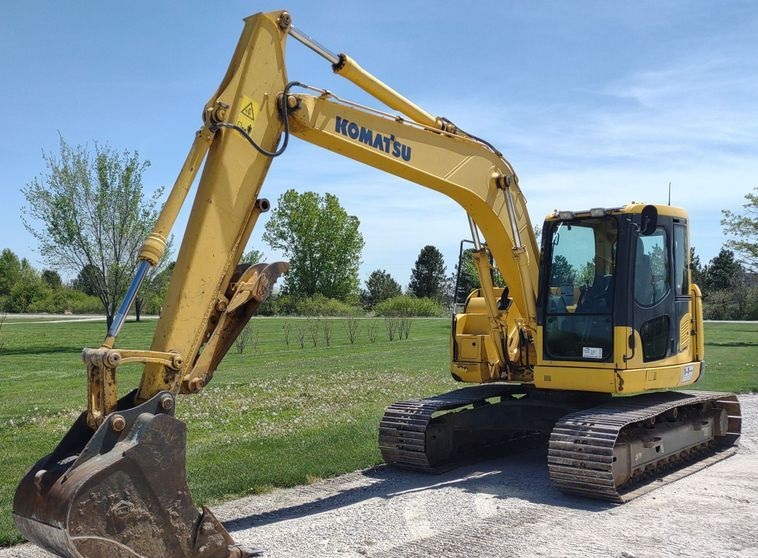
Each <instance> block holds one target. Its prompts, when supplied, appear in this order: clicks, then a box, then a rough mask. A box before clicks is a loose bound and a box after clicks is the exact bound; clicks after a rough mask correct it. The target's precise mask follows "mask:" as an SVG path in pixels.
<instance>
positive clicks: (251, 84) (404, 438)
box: [13, 11, 741, 558]
mask: <svg viewBox="0 0 758 558" xmlns="http://www.w3.org/2000/svg"><path fill="white" fill-rule="evenodd" d="M289 36H291V37H293V38H295V39H297V40H299V41H300V42H302V43H304V44H305V45H307V46H308V47H310V48H311V49H312V50H314V51H315V52H316V53H318V54H320V55H321V56H323V57H324V58H326V59H327V60H328V61H329V62H330V63H331V65H332V69H333V71H334V72H336V73H337V74H339V75H340V76H343V77H345V78H347V79H348V80H350V81H352V82H353V83H354V84H355V85H357V86H358V87H360V88H361V89H363V90H364V91H366V92H367V93H369V94H370V95H371V96H373V97H374V98H376V99H377V100H379V101H381V102H382V103H383V104H384V105H386V106H387V107H389V108H390V109H392V111H393V112H392V113H388V112H382V111H378V110H374V109H370V108H367V107H365V106H361V105H358V104H356V103H353V102H349V101H345V100H343V99H341V98H338V97H337V96H335V95H334V94H332V93H330V92H329V91H326V90H323V89H317V88H315V87H311V86H306V85H304V84H302V83H299V82H292V81H288V78H287V74H286V71H285V63H284V50H285V41H286V39H287V38H288V37H289ZM304 90H305V91H309V93H304V92H303V91H304ZM398 113H399V114H398ZM290 135H294V136H297V137H299V138H301V139H303V140H305V141H307V142H311V143H313V144H316V145H318V146H321V147H323V148H325V149H328V150H330V151H333V152H336V153H339V154H341V155H344V156H346V157H350V158H352V159H355V160H357V161H359V162H361V163H364V164H366V165H370V166H372V167H376V168H378V169H380V170H382V171H385V172H388V173H391V174H393V175H396V176H399V177H402V178H404V179H407V180H408V181H410V182H413V183H416V184H419V185H421V186H425V187H427V188H430V189H432V190H436V191H438V192H440V193H442V194H444V195H446V196H448V197H450V198H452V199H453V200H455V201H456V202H458V204H460V205H461V206H462V207H463V208H464V210H465V211H466V213H467V215H468V219H469V224H470V228H471V234H472V241H473V244H474V248H473V260H474V263H475V266H476V268H477V271H478V274H479V278H480V281H481V287H480V288H478V289H476V290H475V291H474V292H472V293H471V294H470V295H469V296H468V298H467V299H466V302H465V306H464V308H463V311H462V312H461V313H458V314H456V315H455V316H454V318H453V322H452V335H451V353H452V359H451V371H452V374H453V377H454V378H455V379H456V380H458V381H461V382H466V383H473V384H480V385H477V386H472V387H468V388H463V389H459V390H456V391H453V392H451V393H447V394H444V395H440V396H437V397H432V398H429V399H423V400H412V401H404V402H399V403H395V404H393V405H391V406H390V407H389V408H388V409H387V410H386V412H385V414H384V417H383V418H382V420H381V424H380V427H379V430H380V433H379V445H380V448H381V452H382V455H383V457H384V459H385V461H386V462H387V463H389V464H393V465H398V466H401V467H409V468H414V469H419V470H428V471H435V470H439V469H443V468H445V467H449V466H450V465H451V464H452V463H455V462H456V461H457V460H458V459H460V458H461V457H467V456H471V455H473V454H474V452H478V451H481V450H482V449H483V448H486V447H489V446H499V445H502V444H503V443H506V442H508V441H511V442H510V443H516V442H513V440H515V439H517V438H521V437H524V436H530V435H538V434H542V435H545V436H549V441H548V455H547V459H548V467H549V473H550V478H551V479H552V482H553V483H554V485H555V486H556V487H557V488H559V489H560V490H562V491H564V492H567V493H571V494H579V495H584V496H589V497H593V498H602V499H606V500H611V501H615V502H623V501H625V500H628V499H630V498H632V497H634V496H636V495H638V494H641V493H643V492H645V491H646V490H649V489H650V488H651V487H652V486H659V485H660V484H661V483H660V482H657V483H654V484H650V483H649V482H648V481H649V480H650V479H661V478H664V479H672V478H677V477H678V476H681V475H684V474H687V473H689V472H692V471H693V470H696V469H698V468H701V467H703V466H705V465H707V464H709V463H712V462H714V461H716V460H718V459H723V458H724V457H725V456H727V455H729V454H730V453H731V452H733V451H734V449H735V444H736V441H737V439H738V438H739V436H740V428H741V426H740V407H739V403H738V401H737V398H736V397H735V396H734V395H732V394H724V393H706V392H693V391H669V389H670V388H681V387H684V386H690V385H692V384H694V383H695V382H697V381H698V380H699V379H700V378H701V377H702V375H703V372H704V362H703V354H704V340H703V317H702V306H701V294H700V291H699V289H698V287H697V286H696V285H694V284H692V283H691V281H690V271H689V246H688V217H687V214H686V213H685V211H683V210H682V209H679V208H675V207H669V206H656V205H646V204H641V203H631V204H629V205H625V206H623V207H608V208H606V207H596V208H592V209H588V210H582V211H569V210H566V211H556V212H555V213H553V214H552V215H550V216H548V217H547V219H546V221H545V222H544V226H543V232H542V240H541V245H540V246H538V241H537V239H536V238H535V235H534V232H533V231H534V229H533V227H532V224H531V222H530V219H529V215H528V213H527V211H526V201H525V199H524V196H523V195H522V192H521V190H520V187H519V180H518V177H517V176H516V173H515V172H514V170H513V168H512V167H511V165H510V164H509V163H508V162H507V161H506V160H505V159H504V158H503V156H502V155H501V154H500V153H499V152H498V150H497V149H495V148H494V147H493V146H492V145H491V144H489V143H487V142H486V141H484V140H481V139H479V138H477V137H476V136H474V135H471V134H469V133H466V132H464V131H462V130H460V129H459V128H457V127H456V126H455V125H454V124H453V123H452V122H450V121H449V120H447V119H445V118H439V117H434V116H432V115H431V114H429V113H428V112H426V111H425V110H423V109H422V108H420V107H419V106H417V105H415V104H414V103H412V102H410V101H409V100H407V99H406V98H404V97H403V96H401V95H400V94H398V93H397V92H395V91H394V90H393V89H391V88H390V87H388V86H387V85H385V84H384V83H382V82H381V81H379V80H378V79H376V78H375V77H373V76H372V75H370V74H369V73H367V72H366V71H365V70H363V69H362V68H361V67H360V66H359V65H358V64H357V63H356V62H355V61H354V60H353V59H352V58H350V57H349V56H347V55H345V54H340V55H335V54H333V53H331V52H330V51H328V50H327V49H326V48H324V47H322V46H321V45H320V44H318V43H317V42H315V41H314V40H312V39H311V38H310V37H308V36H307V35H305V34H304V33H302V32H301V31H299V30H298V29H297V28H296V27H294V26H293V25H292V21H291V18H290V15H289V14H288V13H287V12H285V11H279V12H271V13H261V14H257V15H254V16H252V17H250V18H248V19H246V21H245V27H244V31H243V33H242V36H241V38H240V41H239V44H238V46H237V49H236V51H235V53H234V56H233V58H232V61H231V64H230V66H229V69H228V71H227V73H226V75H225V77H224V79H223V81H222V83H221V86H220V87H219V89H218V91H217V92H216V93H215V94H214V95H213V96H212V97H211V99H210V100H209V101H208V103H207V104H206V105H205V109H204V111H203V125H202V127H201V128H200V130H199V131H198V132H197V135H196V138H195V141H194V143H193V145H192V148H191V150H190V152H189V155H188V157H187V160H186V162H185V164H184V166H183V168H182V169H181V172H180V174H179V176H178V179H177V181H176V184H175V185H174V187H173V189H172V190H171V192H170V195H169V197H168V199H167V201H166V203H165V206H164V208H163V210H162V212H161V214H160V217H159V219H158V220H157V222H156V225H155V228H154V231H153V233H152V234H150V235H149V237H148V238H147V239H146V240H145V242H144V245H143V248H142V251H141V253H140V256H139V262H138V265H137V271H136V273H135V277H134V280H133V282H132V284H131V287H130V288H129V290H128V293H127V294H126V296H125V299H124V301H123V303H122V305H121V307H120V309H119V311H118V312H117V314H116V317H115V319H114V320H113V324H112V326H111V327H110V329H109V331H108V334H107V337H106V339H105V341H104V342H103V343H102V345H101V346H100V347H99V348H96V349H84V351H83V354H82V356H83V359H84V362H85V364H86V368H87V379H88V400H87V410H86V412H83V413H82V415H81V416H80V418H79V419H78V420H77V421H76V422H75V424H74V425H73V427H72V428H71V430H70V431H69V432H68V433H67V434H66V436H65V437H64V438H63V440H62V441H61V442H60V444H59V445H58V446H57V447H56V448H55V450H54V451H53V452H52V454H50V455H48V456H46V457H44V458H43V459H41V460H40V461H39V462H38V463H37V464H36V465H34V467H33V468H32V469H31V470H30V471H29V473H28V474H27V475H26V476H25V478H24V479H23V480H22V481H21V483H20V485H19V487H18V490H17V492H16V496H15V499H14V504H13V509H14V512H13V513H14V518H15V521H16V525H17V526H18V528H19V529H20V531H21V532H22V533H23V534H24V535H25V536H26V537H27V538H28V539H29V540H31V541H33V542H35V543H36V544H38V545H39V546H42V547H44V548H46V549H47V550H49V551H51V552H53V553H55V554H57V555H59V556H65V557H69V558H100V557H105V556H108V557H116V558H127V557H129V558H134V557H140V558H166V557H182V558H190V557H191V558H226V557H228V558H235V557H243V556H251V555H253V554H254V551H252V550H250V549H245V548H242V547H240V546H237V545H235V544H234V542H233V540H232V538H231V537H230V535H229V534H228V533H227V531H226V530H225V529H224V527H223V526H222V525H221V523H220V522H219V521H218V520H217V519H216V518H215V517H214V516H213V514H212V513H211V512H210V511H209V510H208V509H206V508H203V509H202V510H198V509H197V507H196V506H195V505H194V503H193V501H192V498H191V496H190V493H189V489H188V486H187V481H186V475H185V449H186V448H185V432H186V427H185V425H184V423H182V422H181V421H179V420H177V419H176V418H174V416H173V415H174V409H175V406H176V398H177V396H178V395H179V394H180V393H197V392H199V391H201V390H202V389H203V387H204V386H206V385H207V384H208V382H209V381H210V380H211V378H212V377H213V374H214V371H215V370H216V368H217V366H218V364H219V362H220V361H221V359H222V357H223V356H224V354H225V353H226V351H227V350H228V349H229V347H230V345H231V344H232V342H233V340H234V338H235V336H236V335H237V334H238V333H239V332H240V330H241V329H242V328H243V327H244V325H245V323H246V322H247V321H248V319H249V318H250V317H251V315H253V314H254V313H255V311H256V309H257V308H258V306H259V305H260V303H261V302H262V301H263V300H264V299H265V298H266V296H267V295H268V293H269V292H270V290H271V286H272V285H273V284H274V282H275V281H276V280H277V278H278V277H279V276H280V275H281V274H282V273H283V272H285V271H286V269H287V264H286V263H282V262H279V263H273V264H270V265H266V264H258V265H254V266H251V267H249V266H241V265H240V264H239V263H238V262H239V260H240V256H241V254H242V252H243V249H244V248H245V245H246V243H247V241H248V238H249V236H250V234H251V231H252V229H253V227H254V225H255V223H256V220H257V219H258V217H259V215H260V214H261V212H263V211H266V210H267V209H268V207H269V204H268V202H267V201H266V200H265V199H263V198H260V197H259V194H260V190H261V186H262V183H263V181H264V177H265V176H266V172H267V170H268V167H269V165H270V163H271V161H272V160H273V159H274V158H275V157H277V156H279V155H281V154H282V153H283V152H284V151H285V148H286V147H287V143H288V141H289V138H290ZM203 162H205V166H204V170H203V173H202V177H201V179H200V182H199V186H198V190H197V194H196V196H195V200H194V204H193V207H192V211H191V214H190V217H189V222H188V225H187V230H186V233H185V235H184V239H183V242H182V245H181V248H180V251H179V255H178V259H177V262H176V267H175V269H174V271H173V276H172V279H171V284H170V287H169V291H168V294H167V297H166V302H165V306H164V309H163V312H162V315H161V318H160V320H159V322H158V325H157V329H156V332H155V336H154V338H153V342H152V346H151V347H150V349H149V350H143V349H137V350H131V349H124V348H119V347H117V346H116V337H117V335H118V333H119V331H120V329H121V327H122V325H123V323H124V319H125V316H126V313H127V311H128V310H129V308H130V305H131V304H132V301H133V299H134V297H135V294H136V292H137V291H138V289H139V286H140V282H141V281H142V279H143V278H144V277H145V275H146V273H147V272H148V270H149V269H150V267H151V266H154V265H156V264H157V262H158V261H159V260H160V258H161V256H162V255H163V253H164V249H165V243H166V238H167V237H168V235H169V231H170V229H171V227H172V225H173V223H174V221H175V219H176V216H177V214H178V212H179V209H180V207H181V205H182V203H183V202H184V200H185V197H186V196H187V193H188V190H189V189H190V186H191V185H192V183H193V181H194V179H195V176H196V174H197V173H198V169H199V168H200V167H201V164H202V163H203ZM482 237H483V238H482ZM493 267H496V268H497V269H498V270H499V271H500V273H501V275H502V277H503V279H504V282H505V286H504V287H496V286H495V284H494V283H493V279H492V278H493V273H492V271H493ZM131 363H136V364H139V365H141V366H142V367H143V373H142V379H141V382H140V385H139V388H138V389H135V390H134V391H132V392H130V393H129V394H128V395H126V396H124V397H122V398H120V399H119V398H118V396H117V393H118V392H117V384H116V380H117V375H118V371H119V368H120V367H121V366H123V365H126V364H131Z"/></svg>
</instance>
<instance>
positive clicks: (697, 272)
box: [690, 246, 705, 289]
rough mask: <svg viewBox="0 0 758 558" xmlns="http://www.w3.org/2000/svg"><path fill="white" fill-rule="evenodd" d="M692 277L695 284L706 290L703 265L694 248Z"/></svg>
mask: <svg viewBox="0 0 758 558" xmlns="http://www.w3.org/2000/svg"><path fill="white" fill-rule="evenodd" d="M690 275H691V279H692V282H693V283H695V284H696V285H697V286H698V287H700V288H701V289H704V288H705V277H704V275H703V264H701V263H700V256H698V255H697V254H696V253H695V247H694V246H692V247H691V248H690Z"/></svg>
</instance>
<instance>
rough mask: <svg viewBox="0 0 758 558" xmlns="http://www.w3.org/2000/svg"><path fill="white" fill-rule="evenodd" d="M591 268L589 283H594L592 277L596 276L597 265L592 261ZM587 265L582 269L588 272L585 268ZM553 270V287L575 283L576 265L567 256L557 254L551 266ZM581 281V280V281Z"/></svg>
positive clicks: (551, 283)
mask: <svg viewBox="0 0 758 558" xmlns="http://www.w3.org/2000/svg"><path fill="white" fill-rule="evenodd" d="M589 263H590V266H591V269H590V268H589V267H588V268H587V269H589V273H588V274H589V276H590V281H589V284H590V285H591V284H592V279H593V278H594V277H595V265H594V264H593V263H592V262H589ZM585 267H587V265H586V264H585V266H584V267H583V268H582V271H583V272H584V273H585V274H587V270H586V269H585ZM550 270H551V277H550V286H551V287H560V286H562V285H573V284H574V281H575V278H576V270H575V269H574V266H573V265H571V263H570V262H569V261H568V259H567V258H566V256H562V255H557V256H555V257H554V258H553V265H552V266H551V267H550ZM582 279H584V276H582ZM580 283H581V281H580Z"/></svg>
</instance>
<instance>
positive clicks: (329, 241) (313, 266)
mask: <svg viewBox="0 0 758 558" xmlns="http://www.w3.org/2000/svg"><path fill="white" fill-rule="evenodd" d="M359 225H360V221H358V218H357V217H354V216H352V215H348V214H347V212H346V211H345V210H344V209H343V208H342V206H341V205H340V203H339V200H338V199H337V196H335V195H334V194H325V195H323V196H321V195H319V194H317V193H315V192H303V193H302V194H301V193H298V192H297V191H295V190H287V191H286V192H284V194H282V195H281V196H280V197H279V201H278V203H277V207H276V208H275V209H274V210H273V211H272V215H271V218H270V219H269V221H268V223H266V229H265V232H264V233H263V240H264V241H265V242H267V243H268V245H269V246H271V248H273V249H275V250H281V251H282V252H284V254H285V256H286V257H287V258H288V259H289V263H290V270H289V272H288V273H287V275H286V276H285V280H284V288H283V291H284V292H285V293H286V294H290V295H293V296H297V297H304V296H313V295H315V294H322V295H324V296H326V297H328V298H335V299H338V300H342V301H349V300H355V298H356V297H357V295H358V286H359V278H358V266H359V265H360V263H361V251H362V250H363V236H362V235H361V233H360V231H359V230H358V227H359Z"/></svg>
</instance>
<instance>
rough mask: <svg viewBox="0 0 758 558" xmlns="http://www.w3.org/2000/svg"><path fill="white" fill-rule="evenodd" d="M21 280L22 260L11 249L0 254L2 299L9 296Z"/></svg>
mask: <svg viewBox="0 0 758 558" xmlns="http://www.w3.org/2000/svg"><path fill="white" fill-rule="evenodd" d="M20 278H21V260H20V259H19V258H18V256H17V255H16V254H15V253H14V252H13V250H11V249H10V248H5V249H4V250H3V251H2V253H0V297H5V296H8V295H9V294H10V292H11V289H12V288H13V286H14V285H15V284H16V283H18V281H19V279H20Z"/></svg>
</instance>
